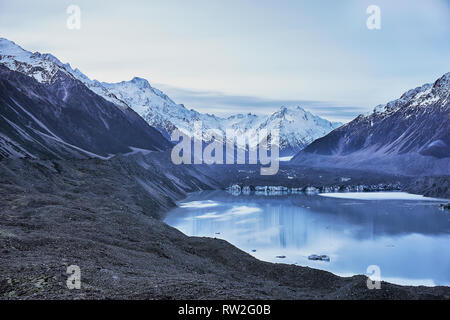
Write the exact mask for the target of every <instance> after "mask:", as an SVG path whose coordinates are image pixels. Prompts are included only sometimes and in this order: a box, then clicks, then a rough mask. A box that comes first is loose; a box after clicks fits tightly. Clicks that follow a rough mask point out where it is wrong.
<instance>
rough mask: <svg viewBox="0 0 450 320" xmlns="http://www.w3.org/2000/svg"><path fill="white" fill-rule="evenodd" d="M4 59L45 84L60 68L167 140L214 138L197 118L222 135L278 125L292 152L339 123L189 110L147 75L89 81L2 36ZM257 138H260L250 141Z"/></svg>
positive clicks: (303, 116)
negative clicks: (198, 125)
mask: <svg viewBox="0 0 450 320" xmlns="http://www.w3.org/2000/svg"><path fill="white" fill-rule="evenodd" d="M0 64H3V65H5V66H6V67H8V68H9V69H11V70H14V71H18V72H21V73H23V74H26V75H28V76H30V77H33V78H34V79H36V80H37V81H38V82H40V83H43V84H49V83H52V82H53V78H54V76H55V75H56V74H57V73H62V74H66V75H67V76H71V77H74V78H76V79H78V80H79V81H81V82H82V83H83V84H84V85H85V86H86V87H88V88H89V89H90V90H92V91H93V92H95V93H96V94H98V95H100V96H101V97H103V98H105V99H106V100H108V101H109V102H112V103H114V104H115V105H116V106H118V107H119V108H120V109H121V110H123V111H129V109H130V108H132V109H133V110H134V111H136V112H137V113H138V114H139V115H140V116H142V117H143V118H144V119H145V120H146V121H147V123H148V124H150V126H152V127H154V128H156V129H157V130H159V131H160V132H161V133H162V134H163V136H165V137H166V138H168V139H169V138H170V134H171V133H172V132H173V131H174V130H175V129H179V130H180V131H182V132H184V133H185V134H188V135H189V136H192V137H196V138H200V137H201V138H203V139H204V140H206V141H208V140H210V139H211V137H210V136H208V135H206V134H205V133H204V132H196V130H195V129H194V123H195V122H196V121H201V122H202V124H203V128H204V129H205V130H207V129H217V130H219V131H220V132H221V133H222V134H224V133H225V131H226V130H227V129H230V130H232V131H233V134H234V135H237V136H241V135H243V134H251V132H252V131H255V130H261V129H267V130H271V129H279V130H280V149H281V150H280V154H281V155H282V156H291V155H294V154H295V153H296V152H297V151H298V150H301V149H303V148H304V147H305V146H307V145H308V144H309V143H310V142H312V141H313V140H315V139H317V138H319V137H322V136H323V135H325V134H327V133H328V132H330V131H331V130H333V129H335V128H337V127H339V126H340V125H341V123H336V122H330V121H328V120H325V119H323V118H320V117H318V116H315V115H313V114H312V113H310V112H308V111H305V110H304V109H302V108H301V107H296V108H286V107H281V108H280V109H279V110H278V111H276V112H274V113H273V114H271V115H268V116H261V115H254V114H245V115H244V114H237V115H232V116H230V117H228V118H222V117H216V116H214V115H210V114H204V113H200V112H197V111H195V110H188V109H187V108H185V107H184V105H182V104H176V103H175V102H174V101H173V100H171V99H170V98H169V97H168V96H167V95H165V94H164V93H163V92H161V91H160V90H158V89H156V88H153V87H152V86H151V85H150V84H149V83H148V81H147V80H145V79H142V78H137V77H136V78H133V79H132V80H131V81H122V82H119V83H106V82H99V81H96V80H91V79H89V78H88V77H87V76H86V75H84V74H83V73H82V72H81V71H80V70H78V69H72V67H71V66H70V64H63V63H62V62H61V61H59V60H58V59H57V58H56V57H54V56H53V55H51V54H41V53H38V52H35V53H31V52H29V51H26V50H24V49H22V48H21V47H19V46H18V45H16V44H15V43H14V42H11V41H9V40H7V39H3V38H0ZM256 143H258V141H257V140H252V141H250V142H249V144H250V145H251V146H253V145H255V144H256Z"/></svg>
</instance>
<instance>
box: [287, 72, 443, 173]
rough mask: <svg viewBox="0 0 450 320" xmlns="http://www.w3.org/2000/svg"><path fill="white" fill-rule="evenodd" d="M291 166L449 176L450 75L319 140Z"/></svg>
mask: <svg viewBox="0 0 450 320" xmlns="http://www.w3.org/2000/svg"><path fill="white" fill-rule="evenodd" d="M291 164H297V165H305V166H314V167H334V168H358V169H369V170H377V171H384V172H391V173H401V174H414V175H427V174H450V73H446V74H445V75H443V76H442V77H441V78H439V79H438V80H436V81H435V82H434V83H430V84H425V85H423V86H421V87H418V88H415V89H412V90H409V91H408V92H406V93H404V94H403V95H402V96H401V97H400V98H399V99H397V100H394V101H391V102H389V103H387V104H385V105H379V106H377V107H375V109H374V111H373V113H371V114H369V115H366V116H364V115H360V116H358V117H357V118H356V119H354V120H353V121H351V122H349V123H347V124H345V125H343V126H342V127H340V128H338V129H336V130H334V131H332V132H331V133H329V134H328V135H326V136H324V137H322V138H319V139H317V140H316V141H314V142H313V143H311V144H310V145H309V146H308V147H306V148H305V149H304V150H302V151H300V152H299V153H298V154H297V155H296V156H295V157H294V158H293V159H292V160H291Z"/></svg>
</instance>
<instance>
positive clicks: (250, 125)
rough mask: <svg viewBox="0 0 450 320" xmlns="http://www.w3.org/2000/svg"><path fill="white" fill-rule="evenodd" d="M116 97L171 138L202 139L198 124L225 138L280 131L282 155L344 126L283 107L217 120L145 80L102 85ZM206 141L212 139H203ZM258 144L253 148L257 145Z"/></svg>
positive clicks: (292, 152) (288, 153)
mask: <svg viewBox="0 0 450 320" xmlns="http://www.w3.org/2000/svg"><path fill="white" fill-rule="evenodd" d="M102 85H103V86H104V87H105V88H107V89H108V90H109V91H110V92H111V93H112V94H113V95H114V96H116V97H118V98H119V99H120V100H122V101H124V102H126V103H127V104H128V105H129V106H131V107H132V108H133V109H134V110H135V111H136V112H137V113H139V114H140V115H141V116H142V117H143V118H144V119H145V120H146V121H147V122H148V123H149V124H150V125H151V126H153V127H155V128H157V129H158V130H160V131H161V132H162V133H163V135H164V136H166V137H168V138H170V134H171V133H172V132H173V130H175V129H179V130H180V131H182V132H184V133H186V134H188V135H190V136H196V137H199V136H200V134H198V133H197V132H195V128H194V123H195V122H196V121H201V122H202V125H203V129H205V130H206V129H216V130H219V131H220V132H221V133H222V134H224V135H225V133H226V130H232V131H233V132H234V135H236V136H240V135H247V134H249V132H250V131H255V130H261V129H267V131H268V132H270V130H272V129H279V130H280V149H281V150H280V152H281V155H294V154H295V153H296V152H297V151H299V150H301V149H303V148H304V147H305V146H307V145H308V144H309V143H311V142H312V141H314V140H315V139H317V138H319V137H322V136H324V135H325V134H327V133H329V132H330V131H332V130H333V129H335V128H337V127H339V126H340V125H341V123H337V122H330V121H328V120H325V119H323V118H320V117H318V116H315V115H313V114H312V113H310V112H308V111H305V110H304V109H303V108H301V107H295V108H286V107H281V108H280V109H279V110H277V111H276V112H274V113H273V114H271V115H268V116H267V115H255V114H251V113H249V114H236V115H232V116H229V117H227V118H225V117H217V116H214V115H210V114H204V113H200V112H197V111H195V110H188V109H187V108H186V107H185V106H184V105H182V104H176V103H175V102H174V101H173V100H171V99H170V98H169V97H168V96H167V95H165V94H164V93H163V92H161V91H160V90H158V89H155V88H153V87H151V85H150V84H149V83H148V82H147V81H146V80H145V79H142V78H134V79H132V80H131V81H123V82H119V83H104V82H103V83H102ZM201 136H202V138H203V139H204V140H209V138H210V137H208V136H205V133H204V132H203V134H202V135H201ZM257 142H258V141H256V140H254V141H253V143H252V142H250V145H252V144H255V143H257Z"/></svg>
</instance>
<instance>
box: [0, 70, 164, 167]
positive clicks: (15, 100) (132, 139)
mask: <svg viewBox="0 0 450 320" xmlns="http://www.w3.org/2000/svg"><path fill="white" fill-rule="evenodd" d="M170 146H171V144H170V143H169V141H167V140H166V139H165V138H164V137H163V136H162V135H161V134H160V133H159V132H158V131H157V130H155V129H154V128H152V127H150V126H149V125H148V124H147V123H146V122H145V121H144V120H143V119H142V118H141V117H139V115H137V114H136V113H135V112H134V111H133V110H132V109H130V108H127V109H123V110H119V109H118V108H117V107H116V105H114V104H113V103H111V102H109V101H106V100H105V99H103V98H102V97H100V96H98V95H96V94H95V93H94V92H92V91H91V90H89V89H88V88H87V87H86V86H85V85H84V84H83V83H81V82H80V81H78V80H77V79H75V78H73V77H72V76H71V75H70V74H68V73H66V72H64V71H61V70H56V71H55V72H54V73H52V75H51V78H47V81H45V82H44V81H43V82H38V81H37V80H35V79H34V78H32V77H29V76H26V75H24V74H22V73H20V72H16V71H11V70H10V69H8V68H7V67H5V66H4V65H1V64H0V158H4V157H11V156H12V157H31V158H47V159H58V158H63V159H68V158H86V157H98V158H106V157H108V156H110V155H112V154H117V153H128V152H132V151H133V150H135V149H136V148H139V149H145V150H149V151H156V150H165V149H168V148H169V147H170Z"/></svg>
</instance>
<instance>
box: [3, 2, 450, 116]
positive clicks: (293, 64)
mask: <svg viewBox="0 0 450 320" xmlns="http://www.w3.org/2000/svg"><path fill="white" fill-rule="evenodd" d="M69 4H76V5H79V6H80V8H81V14H82V16H81V18H82V20H81V21H82V25H81V30H79V31H71V30H68V29H67V28H66V19H67V14H66V8H67V7H68V5H69ZM371 4H375V5H378V6H379V7H380V8H381V19H382V20H381V30H368V29H367V28H366V20H367V17H368V15H367V14H366V8H367V7H368V6H369V5H371ZM0 37H5V38H8V39H10V40H13V41H15V42H16V43H18V44H20V45H21V46H23V47H24V48H25V49H28V50H31V51H40V52H50V53H52V54H54V55H55V56H57V57H58V58H60V59H61V60H62V61H63V62H70V63H71V65H72V66H73V67H78V68H79V69H80V70H81V71H83V72H84V73H86V74H87V75H88V76H89V77H91V78H96V79H98V80H101V81H109V82H112V81H121V80H129V79H131V78H133V77H134V76H140V77H143V78H146V79H148V80H149V81H150V83H151V84H153V85H154V86H156V87H160V88H161V89H163V90H164V91H165V92H166V93H168V94H169V96H171V97H172V98H174V100H175V101H176V102H179V103H184V104H185V105H186V106H188V107H191V108H195V109H198V110H200V111H207V112H215V113H222V114H223V113H231V112H236V111H239V112H259V113H267V112H271V111H274V110H275V109H277V108H279V106H280V105H281V104H286V105H295V104H301V105H302V106H303V107H305V108H307V109H309V110H311V111H312V112H314V113H317V114H319V115H322V116H325V117H328V118H331V119H334V120H348V119H351V118H352V117H353V116H355V115H357V114H358V113H361V112H367V111H369V110H371V109H372V108H373V107H374V106H375V105H377V104H380V103H385V102H387V101H389V100H392V99H395V98H397V97H398V96H400V95H401V94H402V93H403V92H404V91H406V90H408V89H410V88H413V87H416V86H419V85H421V84H423V83H426V82H432V81H434V80H436V79H437V78H438V77H439V76H441V75H442V74H444V73H446V72H449V71H450V1H449V0H427V1H423V0H396V1H393V0H380V1H379V0H369V1H366V0H342V1H335V0H329V1H325V0H322V1H320V0H319V1H301V0H295V1H287V0H281V1H275V0H271V1H260V0H259V1H257V0H252V1H243V0H239V1H237V0H220V1H214V0H209V1H206V0H205V1H200V0H190V1H186V0H179V1H175V0H164V1H163V0H161V1H159V0H158V1H156V0H155V1H148V0H146V1H101V0H98V1H93V0H90V1H84V0H83V1H81V0H78V1H77V0H71V1H65V0H55V1H50V0H41V1H29V0H0Z"/></svg>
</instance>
